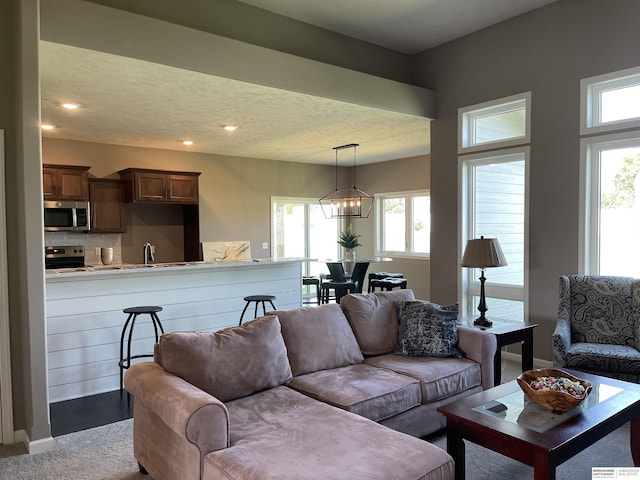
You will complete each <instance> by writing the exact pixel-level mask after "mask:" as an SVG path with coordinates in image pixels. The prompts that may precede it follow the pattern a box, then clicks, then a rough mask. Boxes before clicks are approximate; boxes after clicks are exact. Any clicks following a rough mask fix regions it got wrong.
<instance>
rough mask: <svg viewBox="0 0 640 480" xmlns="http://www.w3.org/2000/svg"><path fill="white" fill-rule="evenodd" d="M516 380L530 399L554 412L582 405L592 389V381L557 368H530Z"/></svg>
mask: <svg viewBox="0 0 640 480" xmlns="http://www.w3.org/2000/svg"><path fill="white" fill-rule="evenodd" d="M516 380H517V382H518V385H520V388H521V389H522V391H523V392H524V393H525V395H526V396H527V397H528V398H529V400H531V401H532V402H535V403H538V404H540V405H542V406H543V407H545V408H548V409H549V410H551V411H553V412H566V411H567V410H570V409H572V408H573V407H575V406H577V405H580V402H582V401H583V400H584V399H585V398H587V396H588V395H589V393H591V389H592V385H591V382H589V381H587V380H582V379H580V378H577V377H574V376H573V375H571V374H570V373H568V372H565V371H564V370H558V369H556V368H540V369H538V370H528V371H526V372H523V373H522V374H520V375H518V377H517V378H516Z"/></svg>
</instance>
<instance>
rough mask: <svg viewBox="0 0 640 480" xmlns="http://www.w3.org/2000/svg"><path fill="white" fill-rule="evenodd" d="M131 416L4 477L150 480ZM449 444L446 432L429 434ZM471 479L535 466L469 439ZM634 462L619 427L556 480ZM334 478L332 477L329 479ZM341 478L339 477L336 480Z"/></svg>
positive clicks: (519, 478) (528, 471)
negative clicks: (136, 449)
mask: <svg viewBox="0 0 640 480" xmlns="http://www.w3.org/2000/svg"><path fill="white" fill-rule="evenodd" d="M132 426H133V423H132V420H125V421H123V422H118V423H114V424H111V425H107V426H104V427H97V428H93V429H91V430H84V431H82V432H77V433H71V434H68V435H62V436H60V437H56V439H55V442H56V443H55V448H54V449H53V450H52V451H50V452H46V453H41V454H38V455H18V456H13V457H9V458H4V459H0V479H2V480H36V479H37V480H60V479H68V480H98V479H108V480H151V478H150V477H149V476H145V475H142V474H140V473H139V471H138V464H137V462H136V461H135V459H134V458H133V452H132V442H131V438H132ZM428 440H429V441H431V442H433V443H435V444H436V445H438V446H440V447H442V448H446V439H445V436H444V433H443V432H439V433H437V434H435V435H432V436H430V437H429V438H428ZM466 445H467V447H466V448H467V452H466V453H467V455H466V468H467V480H495V479H509V480H530V479H532V478H533V470H532V468H531V467H528V466H526V465H523V464H521V463H518V462H516V461H514V460H511V459H509V458H506V457H504V456H502V455H499V454H497V453H494V452H491V451H489V450H486V449H484V448H482V447H479V446H477V445H474V444H472V443H469V442H467V443H466ZM596 466H597V467H600V466H619V467H629V466H633V462H632V460H631V453H630V451H629V426H628V425H625V426H624V427H622V428H620V429H618V430H616V431H615V432H613V433H611V434H610V435H608V436H607V437H605V438H604V439H602V440H601V441H599V442H598V443H596V444H595V445H593V446H591V447H589V448H588V449H587V450H585V451H583V452H581V453H579V454H578V455H576V456H575V457H573V458H572V459H571V460H569V461H567V462H566V463H564V464H562V465H561V466H560V467H559V468H558V470H557V473H558V475H557V480H574V479H580V480H583V479H590V478H591V467H596ZM327 480H329V479H327ZM332 480H338V479H332Z"/></svg>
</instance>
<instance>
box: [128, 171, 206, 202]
mask: <svg viewBox="0 0 640 480" xmlns="http://www.w3.org/2000/svg"><path fill="white" fill-rule="evenodd" d="M118 173H119V174H120V178H122V180H123V181H124V185H125V189H124V201H125V202H128V203H131V202H146V203H174V204H197V203H198V176H199V175H200V172H170V171H164V170H145V169H139V168H127V169H126V170H120V172H118Z"/></svg>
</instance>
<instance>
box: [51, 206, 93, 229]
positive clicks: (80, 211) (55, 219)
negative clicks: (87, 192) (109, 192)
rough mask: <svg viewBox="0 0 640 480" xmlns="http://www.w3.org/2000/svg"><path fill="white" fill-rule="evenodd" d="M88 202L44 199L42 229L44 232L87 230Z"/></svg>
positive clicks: (89, 226) (88, 227)
mask: <svg viewBox="0 0 640 480" xmlns="http://www.w3.org/2000/svg"><path fill="white" fill-rule="evenodd" d="M89 218H90V216H89V202H74V201H56V200H52V201H45V202H44V230H45V232H58V231H65V230H66V231H75V232H88V231H89V230H90V228H91V225H90V223H89Z"/></svg>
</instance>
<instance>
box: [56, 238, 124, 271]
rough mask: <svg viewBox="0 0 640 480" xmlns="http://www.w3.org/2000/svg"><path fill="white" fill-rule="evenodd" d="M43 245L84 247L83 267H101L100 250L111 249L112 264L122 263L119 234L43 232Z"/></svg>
mask: <svg viewBox="0 0 640 480" xmlns="http://www.w3.org/2000/svg"><path fill="white" fill-rule="evenodd" d="M44 245H45V246H46V247H49V246H61V245H84V248H85V253H84V263H85V265H101V264H102V261H101V260H100V250H97V253H96V249H100V248H102V247H112V248H113V263H116V264H117V263H122V235H120V234H119V233H103V234H100V233H77V232H45V234H44Z"/></svg>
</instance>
